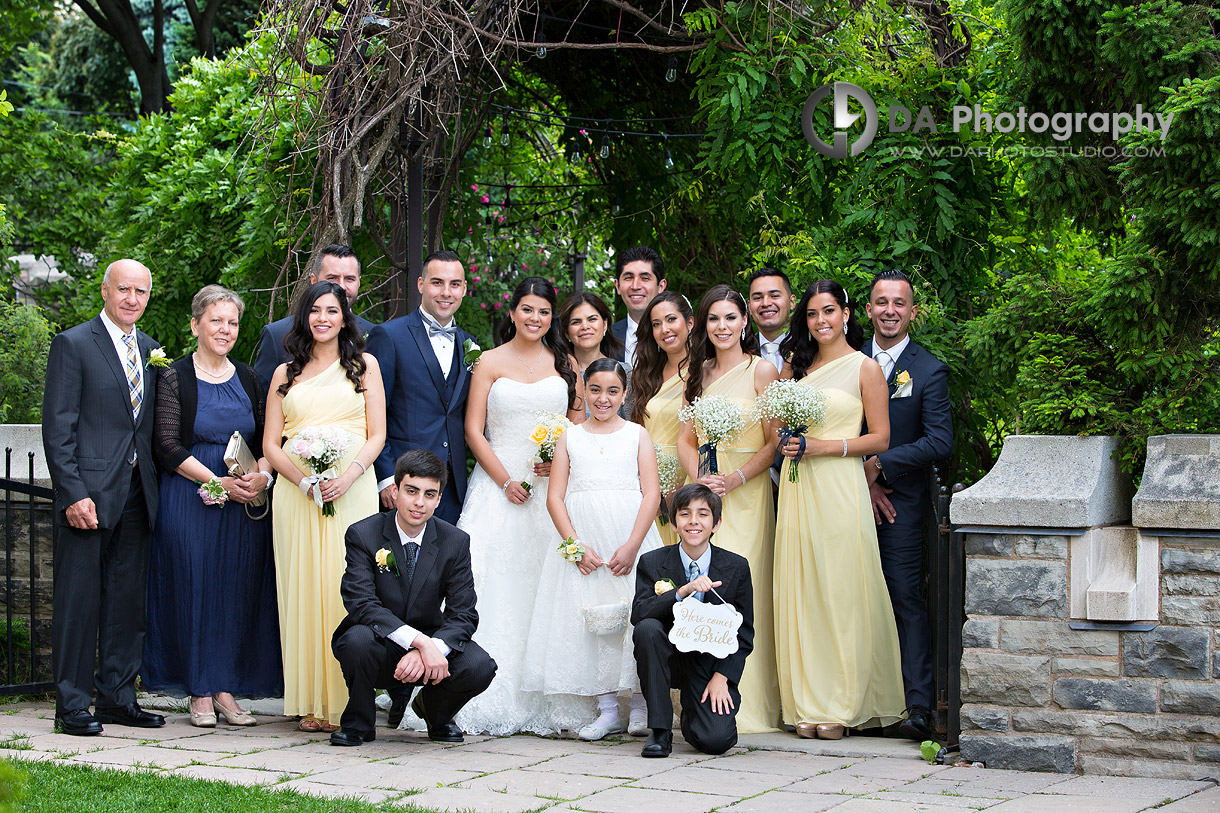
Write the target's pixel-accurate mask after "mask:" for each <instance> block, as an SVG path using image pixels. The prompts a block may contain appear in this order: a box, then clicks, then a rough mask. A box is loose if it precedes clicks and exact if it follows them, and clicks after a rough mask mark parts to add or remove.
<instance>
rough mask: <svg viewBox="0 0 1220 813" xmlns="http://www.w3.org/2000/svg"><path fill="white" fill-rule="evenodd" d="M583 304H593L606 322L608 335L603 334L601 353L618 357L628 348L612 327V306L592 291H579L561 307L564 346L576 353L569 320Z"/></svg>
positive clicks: (560, 318) (560, 316)
mask: <svg viewBox="0 0 1220 813" xmlns="http://www.w3.org/2000/svg"><path fill="white" fill-rule="evenodd" d="M581 305H591V306H593V310H595V311H597V315H598V316H600V317H601V318H602V321H603V322H605V323H606V335H605V336H602V343H601V347H599V348H598V349H599V351H600V352H601V354H602V355H603V356H605V357H606V358H608V359H613V358H618V357H619V355H621V354H622V353H623V352H624V351H625V350H626V348H625V347H623V343H622V342H620V341H619V340H618V336H615V335H614V331H613V330H611V329H610V308H609V306H607V305H606V300H604V299H602V298H601V297H600V296H598V295H597V294H595V293H593V292H592V291H577V292H576V293H574V294H572V295H570V296H569V297H568V298H567V299H565V300H564V301H563V304H562V305H561V306H560V307H559V331H560V333H561V334H562V335H563V341H564V346H566V347H567V348H568V352H569V353H572V354H575V353H576V346H575V345H573V344H572V340H571V339H569V338H568V320H569V319H571V318H572V311H574V310H576V309H577V308H579V307H580V306H581Z"/></svg>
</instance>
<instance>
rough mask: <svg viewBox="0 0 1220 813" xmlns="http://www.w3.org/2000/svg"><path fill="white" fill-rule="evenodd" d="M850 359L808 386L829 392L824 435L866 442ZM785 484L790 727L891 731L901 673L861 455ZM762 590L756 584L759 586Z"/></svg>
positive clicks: (816, 461)
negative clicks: (818, 725)
mask: <svg viewBox="0 0 1220 813" xmlns="http://www.w3.org/2000/svg"><path fill="white" fill-rule="evenodd" d="M866 359H867V357H866V356H865V355H864V354H863V353H851V354H850V355H847V356H844V357H843V358H839V359H835V360H834V361H832V362H829V363H828V364H826V365H825V366H824V367H822V368H820V369H818V370H815V371H814V372H812V373H810V374H809V375H807V376H805V377H804V378H802V379H801V380H800V383H801V384H803V385H805V386H808V387H813V388H815V389H818V390H821V391H822V392H823V393H825V394H826V421H825V424H824V425H823V426H821V427H818V428H817V429H815V430H811V432H810V435H811V436H812V437H818V438H830V439H833V440H838V439H840V438H855V437H859V436H860V427H861V424H862V419H863V417H864V404H863V401H862V400H861V397H860V366H861V365H862V364H863V363H864V362H865V360H866ZM791 465H792V461H791V460H786V461H785V462H784V468H783V470H782V472H781V474H780V478H779V507H778V520H777V524H776V532H775V617H776V619H777V622H776V636H775V637H776V650H777V654H778V658H779V679H780V697H781V699H782V701H783V707H784V722H785V723H788V724H790V725H795V724H796V723H801V722H807V723H839V724H842V725H846V726H872V725H888V724H890V723H893V722H895V721H897V720H899V719H901V718H902V715H903V710H904V707H905V703H904V701H903V692H902V666H901V663H902V662H901V659H900V658H899V652H898V632H897V629H896V627H895V624H894V613H893V610H892V609H891V607H890V595H889V591H888V590H887V589H886V586H885V577H884V575H882V572H881V556H880V553H879V552H878V549H877V528H876V525H874V524H873V512H872V508H871V506H870V502H869V496H868V485H867V482H866V480H865V477H864V466H863V464H862V462H861V460H860V458H859V457H813V458H805V459H804V460H802V461H801V462H800V463H799V466H800V476H801V479H800V482H797V483H790V482H788V468H789V467H790V466H791ZM755 591H756V592H757V587H756V588H755Z"/></svg>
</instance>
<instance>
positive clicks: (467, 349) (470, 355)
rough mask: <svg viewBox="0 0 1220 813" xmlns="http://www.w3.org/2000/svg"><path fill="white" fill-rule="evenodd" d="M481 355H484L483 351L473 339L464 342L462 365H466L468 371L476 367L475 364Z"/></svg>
mask: <svg viewBox="0 0 1220 813" xmlns="http://www.w3.org/2000/svg"><path fill="white" fill-rule="evenodd" d="M481 355H483V350H482V349H481V348H480V347H479V346H478V344H476V343H475V342H474V340H473V339H467V340H466V341H464V342H462V363H463V364H465V365H466V369H467V370H469V369H470V368H471V367H473V366H474V363H475V362H476V361H478V360H479V356H481Z"/></svg>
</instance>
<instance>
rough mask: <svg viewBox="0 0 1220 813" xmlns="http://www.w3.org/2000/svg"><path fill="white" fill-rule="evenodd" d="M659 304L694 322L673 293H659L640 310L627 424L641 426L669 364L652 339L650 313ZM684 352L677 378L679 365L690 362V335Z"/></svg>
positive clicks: (686, 304)
mask: <svg viewBox="0 0 1220 813" xmlns="http://www.w3.org/2000/svg"><path fill="white" fill-rule="evenodd" d="M662 302H669V303H671V304H672V305H673V306H674V307H675V308H677V309H678V314H679V315H680V316H681V317H682V318H683V319H685V320H686V321H688V322H689V321H691V320H692V319H694V318H695V315H694V312H692V311H691V309H690V303H689V302H687V301H686V297H684V296H682V294H679V293H675V292H673V291H661V293H659V294H657V295H656V296H654V297H653V298H652V301H651V302H649V303H648V307H646V308H644V314H643V315H642V316H641V317H640V323H639V325H637V326H636V329H635V369H633V370H632V371H631V397H632V399H633V400H632V402H631V420H632V421H633V422H635V423H638V424H640V425H643V423H644V419H645V418H647V417H648V402H649V401H651V400H652V397H653V396H654V395H656V394H657V392H658V391H660V389H661V385H662V384H664V383H665V381H664V379H663V376H664V375H665V363H666V362H667V361H669V354H668V353H666V352H665V351H664V350H662V349H661V347H660V345H658V344H657V339H656V337H655V336H653V335H652V309H653V308H655V307H656V306H657V305H660V304H661V303H662ZM684 349H685V350H686V353H685V354H684V355H683V358H682V361H681V362H679V364H678V375H682V365H683V364H685V363H686V362H688V361H690V333H687V334H686V347H685V348H684Z"/></svg>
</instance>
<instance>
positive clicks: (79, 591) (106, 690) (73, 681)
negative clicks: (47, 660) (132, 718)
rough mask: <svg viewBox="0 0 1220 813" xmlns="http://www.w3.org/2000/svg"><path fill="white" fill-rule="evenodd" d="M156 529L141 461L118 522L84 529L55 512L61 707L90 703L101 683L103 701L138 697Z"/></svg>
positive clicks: (55, 639) (102, 704) (54, 631)
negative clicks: (150, 522)
mask: <svg viewBox="0 0 1220 813" xmlns="http://www.w3.org/2000/svg"><path fill="white" fill-rule="evenodd" d="M147 465H152V463H151V461H150V462H149V463H148V464H147ZM150 535H151V532H150V529H149V527H148V513H147V510H146V508H145V505H144V491H143V489H142V488H141V486H140V476H139V470H138V469H137V468H133V469H132V477H131V484H130V491H129V492H128V495H127V502H126V504H125V505H124V507H123V514H122V516H121V517H120V519H119V522H118V524H117V525H116V526H115V527H113V528H99V529H97V530H93V531H88V530H80V529H77V528H73V527H72V526H70V525H68V524H67V521H66V520H64V519H62V518H57V520H56V528H55V572H54V585H55V593H54V598H53V608H54V610H53V612H54V614H53V615H52V618H51V641H52V650H51V663H52V667H53V669H54V671H55V710H56V713H63V712H66V711H74V710H76V709H87V708H89V703H90V700H91V698H92V694H93V688H94V687H95V686H96V688H97V707H98V708H114V707H117V706H126V705H128V704H129V703H134V702H135V700H136V686H135V682H136V675H137V674H139V671H140V663H141V661H142V659H143V653H144V596H145V588H146V584H145V581H146V579H147V574H148V540H149V536H150ZM95 663H96V664H97V674H96V676H95V675H94V673H93V667H94V664H95Z"/></svg>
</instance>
